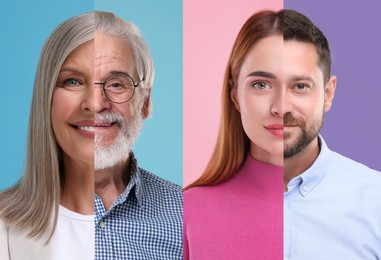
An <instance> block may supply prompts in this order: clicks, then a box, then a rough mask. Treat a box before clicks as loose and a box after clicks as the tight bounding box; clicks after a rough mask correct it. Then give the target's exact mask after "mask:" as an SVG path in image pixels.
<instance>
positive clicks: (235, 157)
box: [185, 10, 283, 190]
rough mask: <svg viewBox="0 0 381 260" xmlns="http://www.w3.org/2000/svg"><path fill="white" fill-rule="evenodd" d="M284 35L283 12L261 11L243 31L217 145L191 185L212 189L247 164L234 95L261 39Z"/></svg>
mask: <svg viewBox="0 0 381 260" xmlns="http://www.w3.org/2000/svg"><path fill="white" fill-rule="evenodd" d="M276 34H280V35H283V10H282V11H279V12H274V11H261V12H258V13H256V14H254V15H253V16H251V17H250V18H249V19H248V20H247V21H246V23H245V24H244V25H243V27H242V28H241V30H240V32H239V33H238V36H237V38H236V40H235V43H234V45H233V49H232V52H231V54H230V58H229V62H228V64H227V67H226V70H225V76H224V82H223V87H222V113H221V122H220V128H219V133H218V137H217V143H216V146H215V148H214V151H213V153H212V156H211V158H210V160H209V163H208V165H207V167H206V169H205V171H204V172H203V174H202V175H201V177H200V178H199V179H198V180H196V181H195V182H193V183H192V184H190V185H189V186H187V187H186V188H185V190H187V189H190V188H192V187H195V186H209V185H215V184H218V183H221V182H223V181H225V180H227V179H229V178H230V177H231V176H232V175H233V174H234V173H235V172H236V171H237V170H238V169H239V168H240V167H241V165H242V163H243V162H244V160H245V158H246V156H247V154H248V152H249V149H250V140H249V138H248V137H247V135H246V134H245V132H244V129H243V126H242V121H241V116H240V113H239V112H238V111H237V109H236V108H235V106H234V103H233V101H232V100H231V96H230V92H231V90H232V88H233V87H235V86H236V84H237V80H238V76H239V72H240V69H241V66H242V63H243V62H244V61H245V58H246V55H247V53H248V52H249V51H250V49H251V48H252V46H253V45H254V44H255V43H256V42H258V41H259V40H261V39H263V38H265V37H268V36H271V35H276Z"/></svg>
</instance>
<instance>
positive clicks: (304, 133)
mask: <svg viewBox="0 0 381 260" xmlns="http://www.w3.org/2000/svg"><path fill="white" fill-rule="evenodd" d="M323 121H324V113H323V118H322V119H321V120H318V121H315V122H313V124H312V126H311V127H310V128H309V129H307V128H306V122H305V121H303V120H300V119H296V118H294V117H293V116H292V114H287V113H286V114H285V116H284V124H285V125H287V124H296V125H298V126H299V127H300V129H301V133H300V134H299V135H298V136H297V137H296V141H295V142H294V143H293V144H291V145H286V142H284V151H283V158H284V159H289V158H291V157H293V156H295V155H296V154H298V153H300V152H301V151H303V150H304V148H306V147H307V146H308V145H309V144H310V143H311V142H312V141H313V140H314V139H315V138H316V137H317V136H318V134H319V132H320V129H321V128H322V126H323ZM283 138H284V140H286V139H287V136H286V134H285V135H284V136H283Z"/></svg>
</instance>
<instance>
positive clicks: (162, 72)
mask: <svg viewBox="0 0 381 260" xmlns="http://www.w3.org/2000/svg"><path fill="white" fill-rule="evenodd" d="M149 2H151V3H149ZM156 2H157V3H156ZM148 3H149V4H148ZM143 5H144V6H143ZM94 7H95V9H97V10H107V11H112V12H114V13H116V14H117V15H119V16H120V17H122V18H125V19H127V20H131V21H133V22H134V23H135V24H136V25H138V27H139V28H140V29H141V31H142V33H143V35H144V37H145V39H146V40H147V42H148V45H149V48H150V49H151V52H152V55H153V58H154V62H155V69H156V80H155V83H154V87H153V90H152V98H153V103H154V108H153V116H152V118H151V119H148V120H147V121H146V123H145V126H144V129H143V133H142V135H141V136H140V139H139V142H138V144H137V146H136V149H135V150H136V152H135V153H136V156H137V159H138V160H139V163H140V165H141V166H142V167H143V168H145V169H147V170H150V171H152V172H154V173H155V174H157V175H159V176H161V177H163V178H166V179H169V180H171V181H173V182H175V183H177V184H181V183H182V1H176V0H173V1H170V0H165V1H153V0H151V1H139V0H134V1H127V0H118V1H109V0H104V1H95V2H94V1H90V0H81V1H78V0H65V1H59V2H58V1H50V0H35V1H23V0H16V1H6V2H5V1H2V3H1V4H0V10H1V15H0V31H1V34H2V35H1V41H0V57H1V59H0V79H1V83H0V84H1V92H0V93H1V102H0V109H1V110H0V111H2V118H1V127H0V136H1V141H0V144H1V149H0V163H1V166H2V167H1V170H0V190H1V189H4V188H7V187H9V186H11V185H13V184H14V183H15V182H17V180H19V179H20V177H21V176H22V174H23V170H24V166H25V153H26V140H27V128H28V120H29V109H30V103H31V96H32V90H33V82H34V76H35V71H36V67H37V62H38V58H39V55H40V51H41V48H42V46H43V43H44V42H45V40H46V38H47V37H48V35H49V34H50V33H51V31H52V30H53V29H54V28H55V27H57V25H58V24H60V23H61V22H63V21H64V20H66V19H67V18H69V17H72V16H74V15H78V14H80V13H84V12H88V11H92V10H94Z"/></svg>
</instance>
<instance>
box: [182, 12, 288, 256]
mask: <svg viewBox="0 0 381 260" xmlns="http://www.w3.org/2000/svg"><path fill="white" fill-rule="evenodd" d="M282 48H283V12H282V11H280V12H273V11H262V12H259V13H256V14H254V15H253V16H252V17H250V18H249V19H248V20H247V21H246V23H245V24H244V25H243V27H242V28H241V30H240V32H239V34H238V36H237V38H236V40H235V43H234V46H233V50H232V52H231V55H230V58H229V62H228V65H227V68H226V72H225V78H224V83H223V90H222V116H221V124H220V130H219V135H218V139H217V144H216V147H215V149H214V152H213V154H212V157H211V159H210V161H209V164H208V165H207V168H206V170H205V171H204V173H203V174H202V176H201V177H200V178H199V179H198V180H197V181H195V182H194V183H193V184H191V185H189V186H188V187H187V188H186V189H185V192H184V259H261V260H263V259H271V260H274V259H283V111H282V109H283V104H282V93H281V92H280V87H279V86H280V84H281V78H282V73H283V62H282Z"/></svg>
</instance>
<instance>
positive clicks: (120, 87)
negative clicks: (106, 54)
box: [95, 72, 144, 104]
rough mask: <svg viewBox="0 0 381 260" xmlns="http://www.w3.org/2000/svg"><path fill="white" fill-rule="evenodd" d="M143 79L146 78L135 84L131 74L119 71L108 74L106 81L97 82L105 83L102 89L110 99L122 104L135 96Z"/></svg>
mask: <svg viewBox="0 0 381 260" xmlns="http://www.w3.org/2000/svg"><path fill="white" fill-rule="evenodd" d="M142 81H144V78H143V79H142V80H140V81H139V82H138V83H136V84H135V82H134V80H133V79H132V77H131V76H130V75H128V74H127V73H124V72H117V73H113V74H111V75H110V76H108V77H107V78H106V80H105V81H104V82H95V84H98V85H103V86H102V90H103V93H104V94H105V96H106V98H107V99H108V100H110V101H111V102H113V103H116V104H122V103H126V102H127V101H129V100H130V99H131V98H132V97H133V96H134V93H135V88H137V87H138V86H139V84H140V83H141V82H142Z"/></svg>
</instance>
